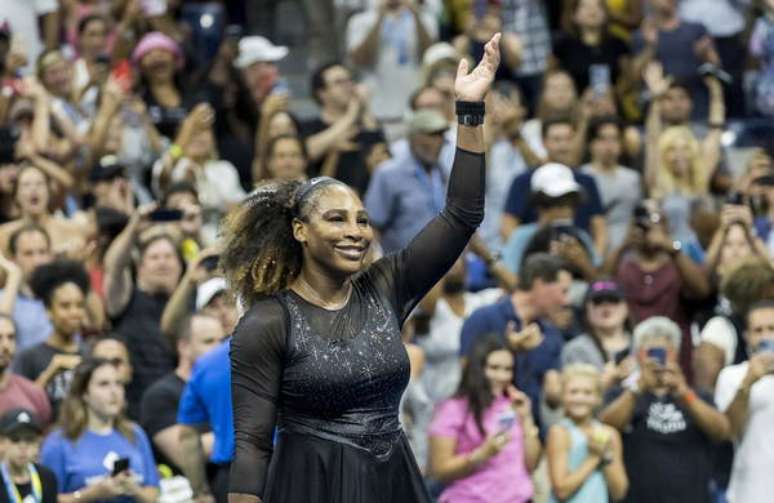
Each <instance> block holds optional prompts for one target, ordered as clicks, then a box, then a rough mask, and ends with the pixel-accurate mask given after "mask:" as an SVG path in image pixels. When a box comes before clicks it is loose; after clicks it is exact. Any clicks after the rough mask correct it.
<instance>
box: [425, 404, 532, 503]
mask: <svg viewBox="0 0 774 503" xmlns="http://www.w3.org/2000/svg"><path fill="white" fill-rule="evenodd" d="M512 414H514V413H513V409H512V408H511V406H510V401H509V400H508V399H507V398H506V397H503V396H501V397H497V398H495V400H494V402H493V403H492V405H490V406H489V408H488V409H487V410H486V411H484V416H483V418H482V419H483V420H482V422H483V425H484V430H485V431H486V432H487V434H488V435H491V434H494V433H496V432H497V431H500V430H501V429H502V428H501V427H498V426H499V425H500V424H502V421H501V418H503V417H504V416H508V415H512ZM515 417H516V420H515V421H513V423H512V426H511V427H510V428H509V429H508V431H510V434H511V441H510V442H509V443H508V445H506V446H505V448H504V449H503V450H502V451H500V453H499V454H497V455H496V456H494V457H492V458H490V459H489V460H488V461H487V462H486V463H484V464H483V465H481V467H479V469H478V471H476V472H474V473H473V474H471V475H469V476H468V477H466V478H464V479H459V480H455V481H454V482H452V483H451V485H449V486H448V487H447V488H446V489H445V490H444V491H443V493H441V497H440V499H439V503H452V502H453V503H522V502H526V501H529V500H530V498H532V479H531V478H530V475H529V471H528V470H527V466H526V464H525V463H524V440H523V438H524V437H523V435H522V428H521V423H520V422H519V420H518V415H516V416H515ZM430 436H434V437H446V438H453V439H455V440H456V441H457V446H456V448H455V450H454V452H455V454H464V453H469V452H471V451H473V450H474V449H475V448H476V447H478V446H479V445H481V444H482V443H483V442H484V436H482V435H481V433H480V432H479V431H478V427H477V426H476V421H475V419H474V418H473V412H472V411H469V410H468V402H467V400H465V399H461V398H451V399H449V400H446V401H444V402H442V403H441V404H440V405H438V408H436V410H435V415H434V416H433V422H432V424H431V425H430Z"/></svg>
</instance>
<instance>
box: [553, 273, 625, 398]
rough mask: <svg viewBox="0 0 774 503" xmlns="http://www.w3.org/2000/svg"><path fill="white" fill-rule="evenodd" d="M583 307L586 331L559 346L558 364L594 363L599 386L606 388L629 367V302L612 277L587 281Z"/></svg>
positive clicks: (618, 378) (618, 380)
mask: <svg viewBox="0 0 774 503" xmlns="http://www.w3.org/2000/svg"><path fill="white" fill-rule="evenodd" d="M583 309H584V312H583V315H584V319H585V321H586V332H585V333H583V334H581V335H579V336H577V337H575V338H574V339H572V340H571V341H570V342H568V343H567V344H565V346H564V347H563V348H562V356H561V359H562V367H566V366H567V365H571V364H574V363H584V364H587V365H592V366H594V367H595V368H596V369H597V370H598V371H599V372H601V373H602V375H601V383H602V388H603V390H607V389H609V388H610V387H612V386H615V385H618V384H620V382H621V380H622V379H623V378H625V377H626V376H627V375H628V374H629V372H630V371H631V370H632V368H633V363H634V362H633V360H632V358H630V357H629V352H630V348H631V343H632V336H631V332H630V331H629V327H628V319H629V306H628V305H627V304H626V298H625V297H624V292H623V290H622V289H621V287H620V286H619V285H618V284H617V283H616V282H615V281H612V280H600V281H595V282H593V283H591V284H590V285H589V288H588V291H587V292H586V300H585V302H584V303H583Z"/></svg>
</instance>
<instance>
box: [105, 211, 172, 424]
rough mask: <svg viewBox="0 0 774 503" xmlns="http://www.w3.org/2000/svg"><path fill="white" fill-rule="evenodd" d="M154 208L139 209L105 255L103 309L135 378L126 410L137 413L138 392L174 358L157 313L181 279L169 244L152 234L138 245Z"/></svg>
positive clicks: (169, 366) (167, 369)
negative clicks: (134, 266)
mask: <svg viewBox="0 0 774 503" xmlns="http://www.w3.org/2000/svg"><path fill="white" fill-rule="evenodd" d="M152 209H153V207H151V206H146V207H142V208H140V209H139V210H138V211H137V212H135V213H134V214H133V215H132V217H131V218H130V219H129V223H128V224H127V225H126V227H125V228H124V230H123V231H121V234H119V235H118V237H116V239H115V240H114V241H113V243H112V244H111V245H110V248H108V251H107V253H106V254H105V307H106V308H107V313H108V316H110V317H111V318H112V319H113V327H114V332H115V333H116V334H117V335H118V336H120V338H122V339H123V340H124V341H125V343H126V347H127V349H128V350H129V354H130V355H131V360H132V361H131V363H132V368H133V369H134V375H133V378H132V382H131V383H130V385H129V386H128V387H127V401H128V403H129V407H130V409H133V410H139V409H138V408H135V407H138V406H139V402H140V399H141V397H142V394H143V392H144V391H145V390H146V389H147V388H148V387H149V386H150V385H151V384H153V383H154V382H155V381H156V380H158V379H159V378H161V377H162V376H164V375H165V374H167V373H169V372H171V371H172V370H174V368H175V363H176V356H175V351H174V348H172V347H171V346H170V345H169V344H168V343H167V342H166V341H165V340H164V338H163V336H162V334H161V329H160V320H161V314H162V313H163V312H164V307H165V306H166V304H167V301H168V300H169V297H170V295H172V292H174V290H175V287H177V284H178V282H179V280H180V275H181V273H182V269H183V263H182V259H181V257H180V255H179V254H178V252H177V248H176V246H175V243H174V241H173V240H172V238H171V237H169V236H168V235H166V234H159V233H156V234H153V235H151V236H149V237H146V238H145V239H144V240H142V242H139V241H140V239H139V236H140V229H141V227H143V226H144V225H147V223H148V222H147V220H148V215H149V214H150V212H151V210H152ZM134 246H138V247H139V252H140V253H139V261H138V263H137V273H136V278H137V279H136V282H135V281H134V280H133V279H132V274H131V266H132V249H133V248H134Z"/></svg>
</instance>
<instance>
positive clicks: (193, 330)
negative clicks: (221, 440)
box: [140, 314, 224, 473]
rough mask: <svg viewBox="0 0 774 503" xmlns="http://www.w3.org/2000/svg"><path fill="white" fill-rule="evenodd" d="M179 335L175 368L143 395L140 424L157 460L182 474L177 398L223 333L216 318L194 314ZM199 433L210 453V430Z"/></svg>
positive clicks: (182, 459)
mask: <svg viewBox="0 0 774 503" xmlns="http://www.w3.org/2000/svg"><path fill="white" fill-rule="evenodd" d="M178 334H179V335H178V338H177V354H178V365H177V368H176V369H175V371H174V372H171V373H169V374H167V375H165V376H164V377H162V378H161V379H159V380H158V381H156V382H155V383H153V385H151V387H150V388H148V389H147V390H146V391H145V393H144V394H143V396H142V407H141V414H140V425H141V426H142V427H143V429H144V430H145V432H146V433H147V434H148V436H149V437H150V439H151V441H152V443H153V446H154V452H155V454H156V462H157V463H158V464H159V465H161V464H165V465H167V466H169V467H170V468H172V469H173V471H175V472H176V473H182V472H181V470H180V467H181V466H185V464H186V461H185V459H184V458H183V457H182V456H183V455H184V452H183V451H182V450H181V449H180V433H181V430H182V429H183V428H184V427H183V426H180V425H178V424H177V410H178V405H179V403H180V397H181V396H182V395H183V390H184V389H185V384H186V382H188V380H189V379H190V377H191V369H192V368H193V365H194V363H195V362H196V361H197V360H198V359H199V357H200V356H202V355H204V354H205V353H207V352H208V351H210V350H211V349H213V348H214V347H215V346H217V345H218V343H219V342H220V341H221V339H223V336H224V332H223V327H222V326H221V324H220V322H219V321H218V320H217V319H216V318H213V317H211V316H208V315H204V314H194V315H191V316H189V317H188V318H187V319H185V320H183V321H182V322H181V324H180V330H179V333H178ZM201 436H202V437H203V438H202V445H203V446H204V450H205V452H207V453H209V452H211V450H212V440H213V438H212V433H209V432H205V433H201Z"/></svg>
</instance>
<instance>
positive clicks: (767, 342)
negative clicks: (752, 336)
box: [755, 339, 774, 353]
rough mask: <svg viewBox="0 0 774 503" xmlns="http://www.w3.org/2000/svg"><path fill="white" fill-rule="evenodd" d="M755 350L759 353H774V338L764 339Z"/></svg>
mask: <svg viewBox="0 0 774 503" xmlns="http://www.w3.org/2000/svg"><path fill="white" fill-rule="evenodd" d="M755 350H756V352H757V353H774V339H763V340H762V341H761V342H759V343H758V347H757V348H755Z"/></svg>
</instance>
